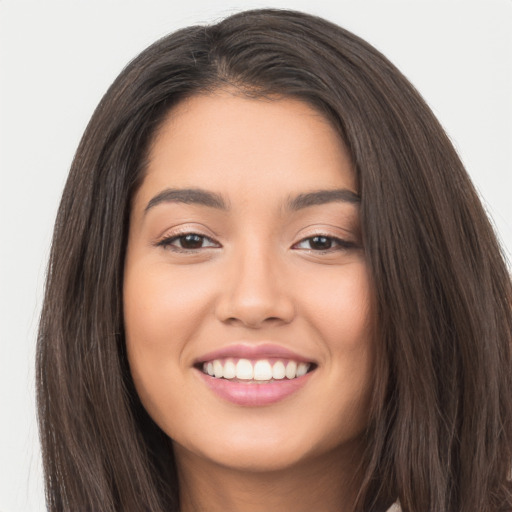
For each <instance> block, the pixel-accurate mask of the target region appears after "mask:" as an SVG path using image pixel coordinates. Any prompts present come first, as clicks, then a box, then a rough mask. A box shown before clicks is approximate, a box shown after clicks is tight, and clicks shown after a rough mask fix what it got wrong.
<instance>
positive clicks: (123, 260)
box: [37, 9, 512, 512]
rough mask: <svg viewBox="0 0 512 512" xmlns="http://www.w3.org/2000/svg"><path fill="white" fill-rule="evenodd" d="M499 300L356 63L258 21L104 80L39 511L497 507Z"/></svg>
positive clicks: (502, 442)
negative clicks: (43, 506) (43, 507)
mask: <svg viewBox="0 0 512 512" xmlns="http://www.w3.org/2000/svg"><path fill="white" fill-rule="evenodd" d="M511 304H512V291H511V283H510V277H509V275H508V273H507V269H506V266H505V264H504V262H503V258H502V257H501V255H500V250H499V246H498V244H497V241H496V239H495V236H494V234H493V231H492V228H491V227H490V224H489V222H488V220H487V218H486V216H485V213H484V211H483V209H482V206H481V204H480V202H479V200H478V197H477V195H476V193H475V191H474V189H473V187H472V185H471V183H470V181H469V178H468V177H467V174H466V173H465V171H464V169H463V167H462V164H461V163H460V161H459V159H458V157H457V155H456V153H455V151H454V149H453V148H452V146H451V144H450V142H449V141H448V139H447V137H446V135H445V134H444V132H443V130H442V129H441V127H440V126H439V124H438V122H437V121H436V120H435V118H434V116H433V115H432V113H431V112H430V110H429V109H428V107H427V106H426V105H425V103H424V102H423V101H422V99H421V98H420V97H419V95H418V94H417V92H416V91H415V90H414V89H413V87H412V86H411V85H410V84H409V83H408V82H407V80H406V79H405V78H404V77H403V76H402V75H401V74H400V73H399V72H398V71H397V70H396V68H394V67H393V65H391V64H390V63H389V62H388V61H387V60H386V59H385V58H384V57H383V56H382V55H380V54H379V53H378V52H377V51H376V50H375V49H374V48H372V47H371V46H369V45H368V44H367V43H365V42H364V41H362V40H360V39H359V38H357V37H356V36H354V35H352V34H350V33H348V32H346V31H344V30H343V29H340V28H339V27H337V26H335V25H333V24H331V23H329V22H327V21H325V20H322V19H319V18H316V17H313V16H309V15H306V14H302V13H297V12H292V11H276V10H270V9H268V10H258V11H248V12H243V13H240V14H237V15H234V16H231V17H229V18H227V19H225V20H223V21H221V22H220V23H218V24H216V25H212V26H207V27H204V26H201V27H190V28H187V29H183V30H180V31H178V32H176V33H174V34H171V35H170V36H168V37H166V38H164V39H162V40H160V41H158V42H157V43H155V44H154V45H152V46H151V47H150V48H148V49H147V50H146V51H144V52H143V53H142V54H141V55H140V56H139V57H137V58H136V59H135V60H134V61H133V62H131V63H130V64H129V65H128V67H127V68H126V69H125V70H124V71H123V72H122V73H121V75H120V76H119V77H118V79H117V80H116V81H115V82H114V84H113V85H112V86H111V88H110V89H109V91H108V92H107V94H106V95H105V97H104V98H103V100H102V101H101V103H100V105H99V106H98V108H97V110H96V112H95V114H94V115H93V118H92V120H91V122H90V124H89V126H88V128H87V130H86V133H85V135H84V137H83V139H82V142H81V144H80V146H79V148H78V151H77V154H76V157H75V160H74V162H73V166H72V169H71V172H70V176H69V179H68V182H67V185H66V188H65V190H64V195H63V199H62V203H61V206H60V209H59V213H58V217H57V221H56V228H55V234H54V242H53V248H52V254H51V260H50V270H49V275H48V282H47V289H46V298H45V303H44V308H43V313H42V319H41V325H40V335H39V345H38V363H37V364H38V368H37V371H38V374H37V375H38V401H39V413H40V414H39V416H40V431H41V438H42V445H43V458H44V461H45V473H46V482H47V500H48V505H49V508H50V510H134V511H138V510H151V511H158V510H180V511H181V512H190V511H193V510H201V511H203V510H208V511H210V510H211V511H217V510H243V511H247V512H250V511H254V510H258V511H260V510H294V511H296V510H299V511H300V510H319V511H326V512H328V511H331V510H332V511H334V510H353V511H365V512H366V511H375V512H377V511H385V510H387V509H389V508H390V507H391V506H392V505H393V503H395V502H396V503H400V506H401V508H402V510H403V511H411V512H423V511H434V510H435V511H450V512H452V511H468V512H469V511H474V512H476V511H478V512H482V511H488V512H491V511H493V512H495V511H501V510H509V509H510V508H511V507H512V494H511V492H510V481H509V477H510V466H511V460H512V440H511V435H512V419H511V418H512V398H511V396H510V391H509V390H510V389H511V388H512V382H511V380H512V377H511V371H510V369H511V354H510V349H511V340H512V315H511V310H510V307H511Z"/></svg>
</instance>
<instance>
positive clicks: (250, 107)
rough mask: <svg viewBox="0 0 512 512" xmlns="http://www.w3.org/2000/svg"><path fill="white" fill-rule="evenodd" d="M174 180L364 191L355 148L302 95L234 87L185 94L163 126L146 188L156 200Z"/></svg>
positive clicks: (240, 189) (223, 188) (259, 188)
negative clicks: (262, 95)
mask: <svg viewBox="0 0 512 512" xmlns="http://www.w3.org/2000/svg"><path fill="white" fill-rule="evenodd" d="M170 186H172V187H174V188H176V187H177V188H179V187H183V188H185V187H188V188H191V187H201V188H206V189H209V190H213V191H217V192H219V193H221V194H222V195H227V196H234V197H248V196H249V195H250V196H252V197H254V196H262V198H264V199H265V200H269V199H271V197H274V196H276V198H277V196H282V195H286V194H288V195H293V194H296V193H301V192H303V191H304V190H315V189H338V188H346V189H349V190H352V191H354V192H355V191H356V184H355V175H354V172H353V169H352V164H351V161H350V156H349V154H348V151H347V149H346V147H345V145H344V143H343V141H342V140H341V137H340V136H339V134H338V132H337V131H336V130H335V128H334V127H333V126H332V125H331V123H330V122H329V121H328V120H327V119H326V118H325V117H324V116H323V115H321V114H320V113H319V112H317V111H316V110H314V109H313V108H312V107H311V106H309V105H308V104H306V103H305V102H302V101H300V100H297V99H292V98H281V99H252V98H250V99H249V98H247V97H244V96H239V95H234V94H231V93H230V92H227V91H219V92H217V93H215V94H208V95H197V96H193V97H191V98H189V99H187V100H185V101H183V102H182V103H180V104H178V105H177V106H176V107H175V108H174V109H172V110H171V111H170V112H169V114H168V115H167V117H166V119H165V120H164V122H163V123H162V125H161V126H160V128H159V130H158V133H157V135H156V136H155V138H154V140H153V143H152V145H151V148H150V152H149V159H148V166H147V171H146V176H145V179H144V181H143V184H142V187H141V189H140V190H139V194H138V195H140V196H143V199H146V200H149V199H150V196H151V194H154V193H156V192H158V191H159V190H163V189H165V188H169V187H170Z"/></svg>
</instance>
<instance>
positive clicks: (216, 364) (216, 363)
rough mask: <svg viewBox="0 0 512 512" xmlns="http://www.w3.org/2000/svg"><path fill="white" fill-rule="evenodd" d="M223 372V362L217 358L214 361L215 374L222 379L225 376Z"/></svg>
mask: <svg viewBox="0 0 512 512" xmlns="http://www.w3.org/2000/svg"><path fill="white" fill-rule="evenodd" d="M222 372H223V367H222V363H221V362H220V361H218V360H217V359H216V360H215V361H213V374H214V375H215V378H217V379H220V378H221V377H222V376H223V375H222Z"/></svg>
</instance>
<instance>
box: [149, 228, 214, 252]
mask: <svg viewBox="0 0 512 512" xmlns="http://www.w3.org/2000/svg"><path fill="white" fill-rule="evenodd" d="M187 235H197V236H199V237H201V238H202V239H204V240H208V241H209V242H210V243H211V245H207V246H205V247H198V248H196V249H187V248H185V247H179V246H178V245H172V242H174V241H176V240H178V239H180V238H183V237H186V236H187ZM153 245H155V246H156V247H162V248H164V249H167V248H169V249H172V250H174V251H176V252H198V251H200V250H204V249H212V248H219V247H222V245H221V244H220V242H218V241H217V240H216V239H215V238H214V237H213V236H211V235H207V234H205V233H204V231H203V230H202V229H198V228H196V227H192V226H180V227H178V228H175V229H174V230H167V231H166V232H165V234H163V235H162V236H160V237H158V239H156V240H155V242H154V244H153Z"/></svg>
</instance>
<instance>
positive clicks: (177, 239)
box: [157, 233, 219, 251]
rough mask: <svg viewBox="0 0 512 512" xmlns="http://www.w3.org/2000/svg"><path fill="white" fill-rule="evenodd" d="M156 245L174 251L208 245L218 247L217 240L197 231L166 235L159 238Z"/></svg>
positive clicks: (202, 247)
mask: <svg viewBox="0 0 512 512" xmlns="http://www.w3.org/2000/svg"><path fill="white" fill-rule="evenodd" d="M157 245H158V246H159V247H164V248H169V249H172V250H175V251H180V250H183V251H195V250H198V249H204V248H208V247H219V244H218V243H217V242H215V241H213V240H212V239H211V238H208V237H207V236H205V235H199V234H198V233H183V234H181V235H176V236H170V237H166V238H164V239H163V240H160V241H159V242H158V243H157Z"/></svg>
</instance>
